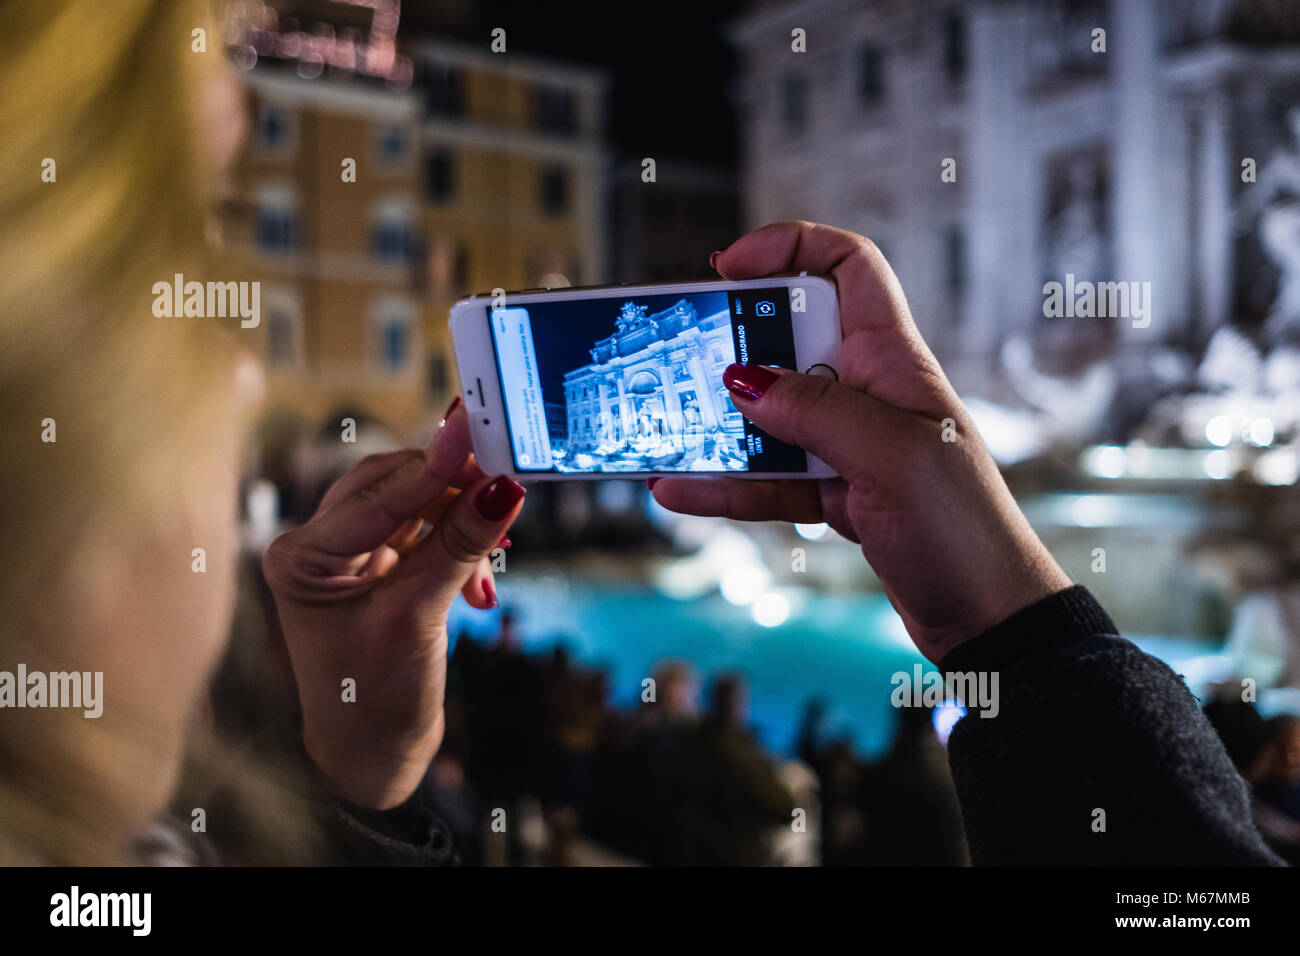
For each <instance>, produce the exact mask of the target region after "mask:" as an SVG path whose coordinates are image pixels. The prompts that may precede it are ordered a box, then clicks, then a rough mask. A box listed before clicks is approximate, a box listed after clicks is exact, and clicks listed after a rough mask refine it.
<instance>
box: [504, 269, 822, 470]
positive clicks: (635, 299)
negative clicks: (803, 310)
mask: <svg viewBox="0 0 1300 956" xmlns="http://www.w3.org/2000/svg"><path fill="white" fill-rule="evenodd" d="M524 301H525V302H526V300H524ZM485 311H486V313H487V320H488V322H489V323H490V326H491V332H492V343H493V348H494V350H495V352H496V363H497V371H498V373H499V375H500V379H501V389H502V394H503V395H504V396H505V406H506V423H507V427H508V428H509V430H510V447H511V452H512V454H513V455H514V461H515V467H516V468H517V469H518V470H519V471H521V472H527V471H535V472H546V471H549V472H561V473H563V472H571V473H597V474H618V473H622V472H650V471H655V472H674V471H681V472H723V473H725V472H744V471H755V472H759V471H762V472H801V471H807V470H808V461H807V456H806V455H805V454H804V452H803V451H802V450H801V449H799V448H797V447H795V446H794V445H790V444H787V443H785V442H781V441H778V440H776V439H775V438H773V437H772V436H770V435H768V434H767V433H765V432H764V431H763V430H762V429H760V428H758V427H757V426H755V425H754V424H753V423H752V422H750V421H748V420H746V419H745V417H744V416H743V415H741V414H740V412H738V411H737V410H736V406H735V405H733V404H732V402H731V393H730V392H728V391H727V388H726V387H725V386H724V385H723V384H722V372H723V370H724V369H725V368H726V367H727V366H728V365H730V364H732V363H733V362H742V363H746V364H751V365H780V366H784V367H785V368H794V367H795V351H794V330H793V328H792V327H791V324H790V289H789V288H788V287H786V286H776V287H772V286H768V287H766V288H755V289H744V288H740V289H729V290H725V291H724V290H716V291H707V292H692V293H680V292H675V293H666V294H658V293H651V294H647V293H645V292H644V291H641V292H636V291H633V292H632V294H630V295H627V296H608V295H604V296H596V297H592V298H589V299H578V298H574V299H566V300H562V301H551V302H538V303H527V304H521V305H507V306H506V307H504V308H497V309H494V308H490V307H485Z"/></svg>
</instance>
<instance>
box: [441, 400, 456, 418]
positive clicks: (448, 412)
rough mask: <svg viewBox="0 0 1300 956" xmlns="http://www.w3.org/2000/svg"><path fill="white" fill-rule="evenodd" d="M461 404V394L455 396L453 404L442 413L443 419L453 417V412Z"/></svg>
mask: <svg viewBox="0 0 1300 956" xmlns="http://www.w3.org/2000/svg"><path fill="white" fill-rule="evenodd" d="M459 404H460V396H459V395H457V396H456V397H455V398H453V399H452V400H451V404H450V405H448V406H447V410H446V411H445V412H443V413H442V420H443V421H444V422H445V421H446V420H447V419H449V418H451V413H452V412H454V411H455V410H456V406H457V405H459Z"/></svg>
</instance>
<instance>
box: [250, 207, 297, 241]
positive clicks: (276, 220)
mask: <svg viewBox="0 0 1300 956" xmlns="http://www.w3.org/2000/svg"><path fill="white" fill-rule="evenodd" d="M257 245H258V247H259V248H261V249H263V250H265V251H267V252H290V251H292V250H293V249H296V248H297V247H298V217H297V216H296V215H294V212H293V210H292V209H285V208H277V207H272V208H269V209H268V208H261V209H258V210H257Z"/></svg>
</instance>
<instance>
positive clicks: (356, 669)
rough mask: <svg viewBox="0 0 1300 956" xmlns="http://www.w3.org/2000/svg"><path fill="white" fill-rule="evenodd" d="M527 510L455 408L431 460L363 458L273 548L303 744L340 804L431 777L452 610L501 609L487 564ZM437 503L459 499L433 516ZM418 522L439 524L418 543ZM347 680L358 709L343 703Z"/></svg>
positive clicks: (392, 795) (401, 793)
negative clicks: (475, 446) (487, 472)
mask: <svg viewBox="0 0 1300 956" xmlns="http://www.w3.org/2000/svg"><path fill="white" fill-rule="evenodd" d="M455 489H460V490H461V493H460V494H459V495H455V497H451V495H452V494H454V490H455ZM523 497H524V489H523V488H521V487H520V486H519V485H517V484H515V482H513V481H511V480H510V479H508V478H506V477H504V476H501V477H497V478H492V479H489V478H487V477H485V476H484V475H483V473H482V472H480V471H479V469H478V466H477V465H476V464H474V461H473V457H472V455H471V451H470V440H469V422H468V419H467V417H466V413H465V407H464V405H463V404H461V403H460V402H457V403H455V404H454V406H453V408H452V410H451V411H450V412H448V415H447V419H446V423H445V424H444V425H443V427H442V429H441V430H440V431H439V432H438V434H437V435H435V436H434V439H433V441H432V442H431V443H430V444H429V447H428V449H427V450H426V451H425V452H420V451H418V450H415V449H409V450H406V451H397V452H391V453H389V454H383V455H372V456H370V457H369V458H366V459H365V460H364V461H362V462H361V463H360V464H358V465H357V466H356V467H355V468H353V469H352V471H350V472H349V473H348V474H346V475H344V476H343V477H342V478H341V479H339V481H338V482H337V483H336V484H335V485H334V486H333V487H332V488H331V489H330V490H329V492H328V493H327V494H326V495H325V497H324V499H323V500H322V501H321V505H320V508H319V509H317V511H316V514H315V515H313V516H312V518H311V520H310V521H308V522H307V523H306V524H305V525H303V526H302V527H300V528H296V529H294V530H293V531H290V532H288V533H286V534H284V535H281V536H280V537H279V538H277V539H276V540H275V541H274V542H272V544H271V546H270V548H268V549H267V552H266V556H265V557H264V558H263V561H262V566H263V569H264V571H265V573H266V580H267V582H268V583H269V584H270V587H271V591H272V593H273V594H274V595H275V604H276V608H277V609H278V611H279V615H280V623H281V625H282V626H283V628H284V634H285V642H286V644H287V645H288V649H289V656H290V659H291V660H292V663H293V671H294V676H295V677H296V679H297V682H298V695H299V698H300V701H301V704H302V711H303V740H304V744H305V746H306V748H307V752H308V753H309V754H310V755H311V757H312V759H313V760H314V761H315V762H316V764H317V766H318V767H319V768H320V769H321V771H322V772H323V773H324V774H325V776H326V777H327V778H328V779H329V781H330V782H331V785H332V786H333V788H334V790H335V792H336V793H337V794H338V795H339V796H341V797H343V798H344V799H345V800H348V801H350V802H352V803H355V804H357V805H359V806H364V807H370V808H374V809H380V810H382V809H387V808H389V807H393V806H396V805H397V804H399V803H401V802H402V801H403V800H404V799H406V797H408V796H409V795H410V794H411V792H412V791H413V790H414V789H415V787H416V785H417V784H418V783H419V781H420V778H421V777H422V776H423V775H424V773H425V770H426V769H427V768H428V766H429V762H430V761H431V760H432V759H433V755H434V754H435V753H436V752H437V750H438V747H439V745H440V744H441V743H442V734H443V691H444V688H445V685H446V677H447V671H446V664H447V611H448V609H449V608H450V607H451V602H452V600H453V599H454V598H455V597H456V594H457V592H461V593H463V594H464V595H465V598H466V600H467V601H469V603H470V604H472V605H474V606H475V607H479V608H486V607H492V606H493V605H495V604H496V596H495V592H494V590H493V586H492V572H491V568H490V567H489V566H488V562H487V560H486V559H487V555H488V554H489V553H490V552H491V551H492V549H493V548H495V547H496V546H497V543H498V542H499V541H500V539H501V537H502V536H503V535H504V534H505V532H506V530H507V529H508V528H509V527H510V524H511V522H512V521H514V519H515V516H516V515H518V514H519V510H520V507H521V506H522V502H523ZM440 498H441V499H443V500H444V501H445V500H446V499H447V498H451V500H450V503H449V504H448V505H447V507H446V510H445V511H443V512H442V513H441V514H440V515H438V514H436V513H435V512H434V511H431V510H430V507H431V506H435V505H436V504H439V503H441V502H440V500H439V499H440ZM422 512H423V513H424V514H426V515H427V516H429V517H430V518H431V519H433V518H435V517H436V522H435V524H434V526H433V530H432V531H431V532H429V533H428V534H427V535H426V536H424V537H423V538H421V537H420V534H419V533H420V529H421V521H422V519H421V517H420V514H421V513H422ZM348 679H351V680H353V681H355V701H349V700H346V699H345V694H344V681H346V680H348Z"/></svg>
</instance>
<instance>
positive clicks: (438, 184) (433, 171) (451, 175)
mask: <svg viewBox="0 0 1300 956" xmlns="http://www.w3.org/2000/svg"><path fill="white" fill-rule="evenodd" d="M424 172H425V183H424V188H425V192H426V193H427V194H428V197H429V201H430V202H447V201H448V200H449V199H452V198H453V197H454V196H455V195H456V154H455V153H453V152H452V151H451V150H449V149H435V150H434V151H433V152H432V153H431V154H430V155H429V158H428V160H427V161H426V162H425V166H424Z"/></svg>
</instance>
